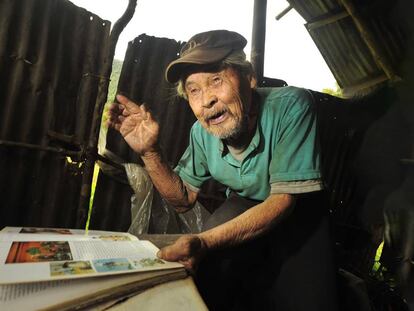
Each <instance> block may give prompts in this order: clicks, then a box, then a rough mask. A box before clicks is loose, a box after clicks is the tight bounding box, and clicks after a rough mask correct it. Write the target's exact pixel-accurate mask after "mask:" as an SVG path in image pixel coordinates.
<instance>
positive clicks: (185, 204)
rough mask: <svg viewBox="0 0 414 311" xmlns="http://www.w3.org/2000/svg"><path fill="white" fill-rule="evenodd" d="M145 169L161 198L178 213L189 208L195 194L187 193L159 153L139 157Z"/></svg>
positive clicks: (181, 182)
mask: <svg viewBox="0 0 414 311" xmlns="http://www.w3.org/2000/svg"><path fill="white" fill-rule="evenodd" d="M141 159H142V160H143V161H144V164H145V169H146V171H147V172H148V174H149V176H150V177H151V180H152V182H153V184H154V186H155V188H157V190H158V191H159V192H160V194H161V196H162V197H163V198H164V199H165V200H167V201H168V203H170V204H171V205H173V206H174V207H175V208H176V210H177V211H178V212H184V211H186V210H188V209H189V208H191V206H192V204H193V203H194V202H195V199H196V193H194V192H192V191H188V190H187V188H186V187H185V185H184V183H183V181H182V180H181V178H180V177H179V176H178V175H177V174H176V173H175V172H174V171H173V170H172V169H171V167H170V166H169V165H168V164H167V163H166V162H165V161H164V160H163V159H162V157H161V154H160V152H158V151H154V152H148V153H147V154H145V155H143V156H141Z"/></svg>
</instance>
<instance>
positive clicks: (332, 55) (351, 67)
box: [288, 0, 406, 95]
mask: <svg viewBox="0 0 414 311" xmlns="http://www.w3.org/2000/svg"><path fill="white" fill-rule="evenodd" d="M288 2H289V3H290V4H291V5H292V6H293V7H294V8H295V9H296V10H297V11H298V12H299V14H300V15H301V16H302V17H303V18H304V19H305V20H306V21H307V24H306V25H305V26H306V28H307V29H308V31H309V34H310V35H311V37H312V39H313V40H314V42H315V44H316V46H317V47H318V48H319V50H320V52H321V54H322V56H323V57H324V59H325V61H326V63H327V64H328V66H329V68H330V69H331V71H332V73H333V75H334V77H335V78H336V80H337V82H338V84H339V86H340V87H341V88H343V89H344V91H345V93H348V94H349V95H352V94H354V93H355V92H357V91H359V90H361V89H364V88H369V87H372V86H374V85H376V84H379V83H381V82H384V81H387V80H396V79H398V76H399V75H400V72H399V67H400V64H401V62H402V60H403V53H404V51H405V48H406V47H405V34H404V33H403V31H402V29H401V27H400V26H399V25H398V23H395V20H393V18H392V17H391V16H392V15H391V14H390V10H392V8H393V7H392V4H389V3H385V2H383V1H380V2H375V1H352V2H351V1H349V0H341V1H336V0H313V1H304V0H288Z"/></svg>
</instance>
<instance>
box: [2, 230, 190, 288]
mask: <svg viewBox="0 0 414 311" xmlns="http://www.w3.org/2000/svg"><path fill="white" fill-rule="evenodd" d="M68 236H70V238H67V237H68ZM74 236H75V235H67V234H60V235H57V234H56V232H52V233H51V234H33V233H27V234H22V233H20V232H19V233H15V232H14V233H13V232H10V231H7V232H5V231H1V232H0V284H12V283H24V282H26V283H27V282H38V281H50V280H62V279H74V278H87V277H96V276H105V275H112V274H125V273H136V272H142V271H152V270H165V269H173V268H178V267H182V265H181V264H178V263H172V262H166V261H164V260H161V259H159V258H157V256H156V252H157V251H158V248H156V247H155V246H154V245H153V244H152V243H151V242H149V241H139V240H138V239H135V240H128V239H124V237H125V236H122V238H120V239H118V238H116V239H113V236H114V235H112V234H109V235H107V237H108V236H110V237H111V238H109V239H106V238H104V239H89V238H86V239H85V238H84V237H83V235H78V237H79V238H78V239H76V238H74ZM127 237H128V235H127Z"/></svg>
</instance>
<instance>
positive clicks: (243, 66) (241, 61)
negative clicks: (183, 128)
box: [176, 50, 255, 100]
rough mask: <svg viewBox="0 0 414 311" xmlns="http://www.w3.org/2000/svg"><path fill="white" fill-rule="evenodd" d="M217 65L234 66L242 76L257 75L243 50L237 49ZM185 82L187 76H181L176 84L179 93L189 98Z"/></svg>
mask: <svg viewBox="0 0 414 311" xmlns="http://www.w3.org/2000/svg"><path fill="white" fill-rule="evenodd" d="M217 65H220V66H221V67H223V68H226V67H232V68H234V69H236V71H237V72H238V73H239V74H240V75H242V76H248V75H251V76H254V75H255V73H254V70H253V66H252V64H251V63H250V62H249V61H248V60H246V54H245V53H244V52H243V50H237V51H234V52H232V53H231V54H230V55H228V56H227V57H226V58H224V59H223V60H222V61H220V62H219V63H217ZM184 83H185V77H181V78H180V80H178V82H177V86H176V90H177V95H178V96H180V97H182V98H185V99H187V100H188V97H187V93H186V92H185V87H184Z"/></svg>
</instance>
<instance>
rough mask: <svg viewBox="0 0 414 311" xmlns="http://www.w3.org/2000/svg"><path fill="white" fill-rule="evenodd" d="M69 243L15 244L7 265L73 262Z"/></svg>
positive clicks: (40, 242)
mask: <svg viewBox="0 0 414 311" xmlns="http://www.w3.org/2000/svg"><path fill="white" fill-rule="evenodd" d="M72 259H73V256H72V253H71V250H70V246H69V243H68V242H66V241H32V242H13V243H12V245H11V247H10V250H9V253H8V255H7V258H6V262H5V263H6V264H10V263H29V262H44V261H62V260H72Z"/></svg>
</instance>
